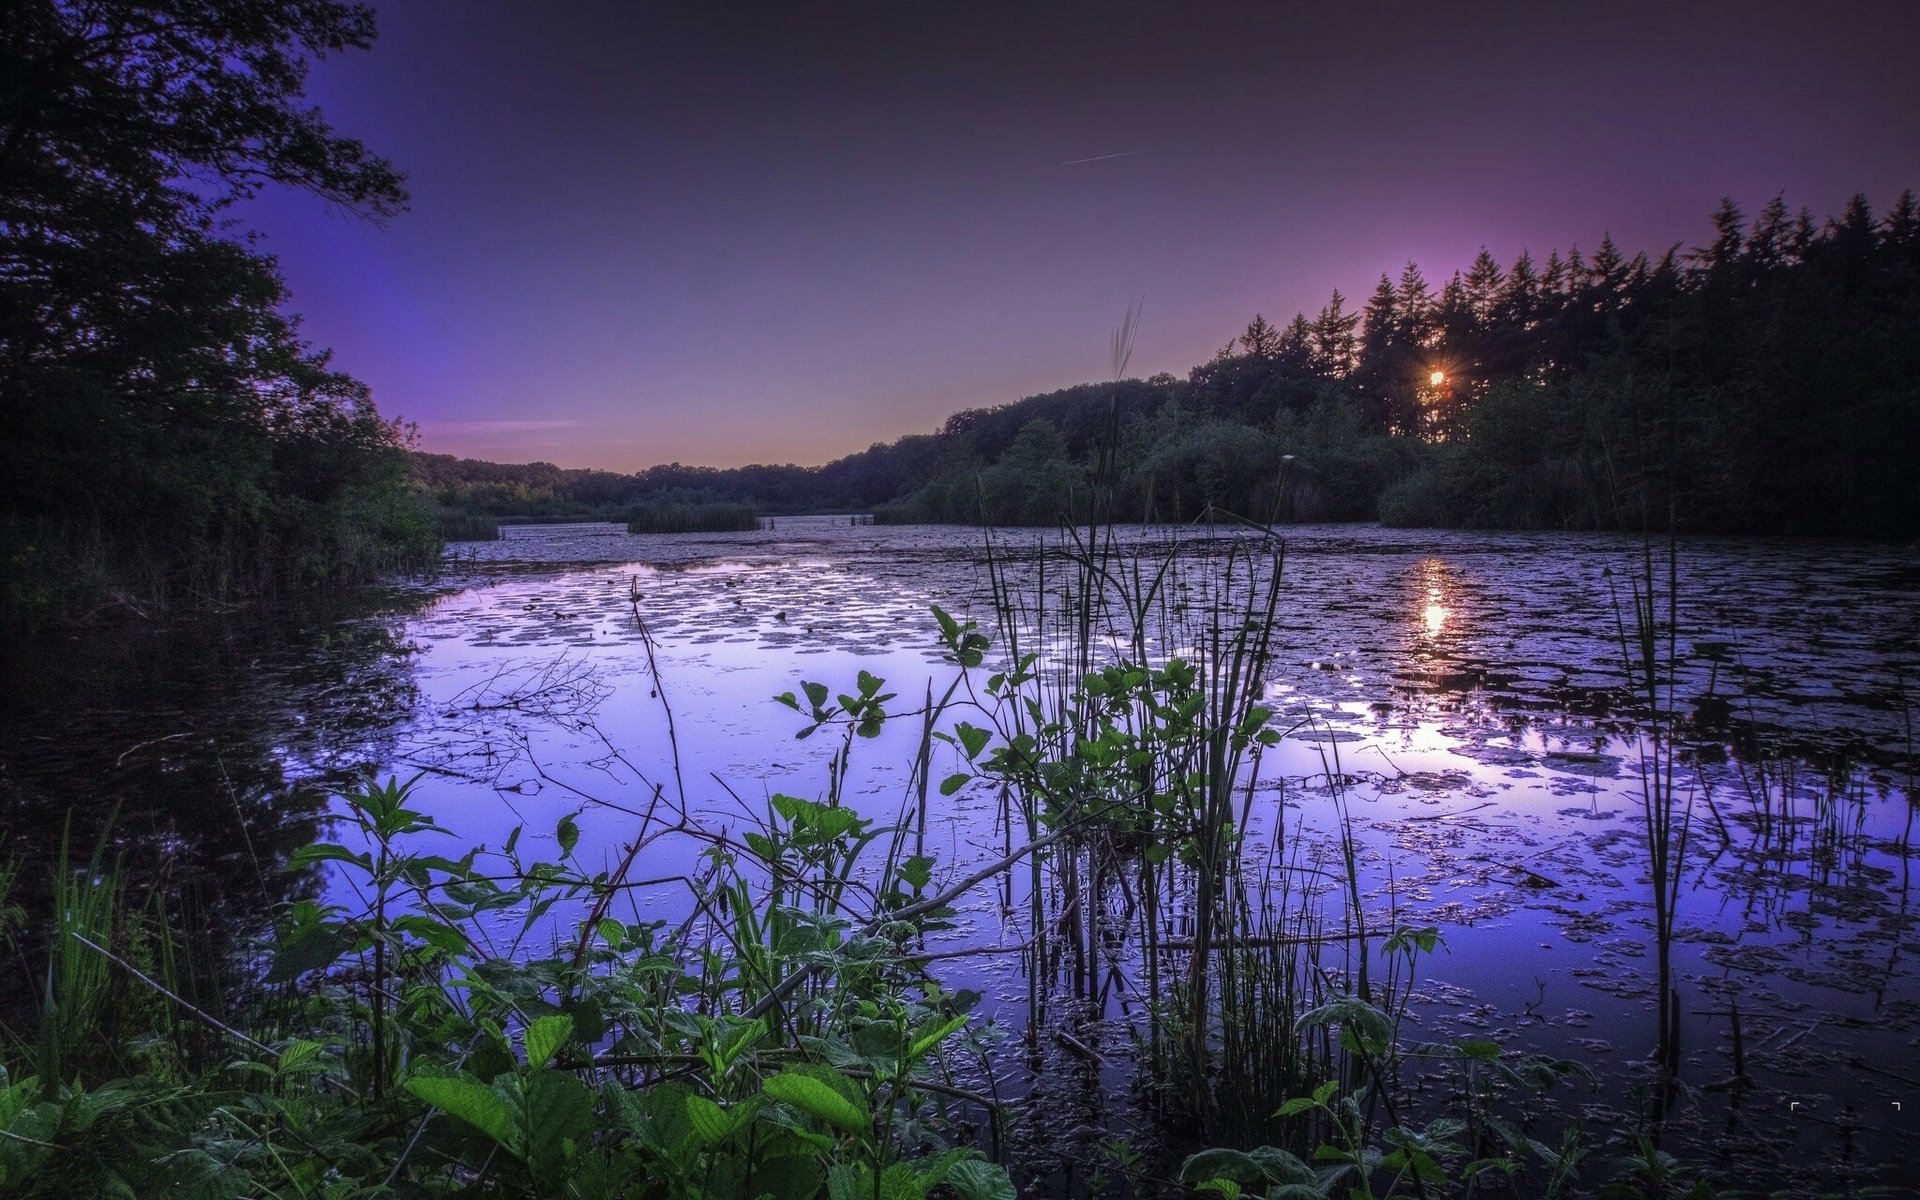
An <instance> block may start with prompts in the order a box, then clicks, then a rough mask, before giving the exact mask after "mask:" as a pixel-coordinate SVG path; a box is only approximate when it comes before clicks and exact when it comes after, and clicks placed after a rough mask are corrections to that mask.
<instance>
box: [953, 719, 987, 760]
mask: <svg viewBox="0 0 1920 1200" xmlns="http://www.w3.org/2000/svg"><path fill="white" fill-rule="evenodd" d="M953 733H954V736H955V737H957V738H959V739H960V745H961V748H962V749H964V750H965V751H966V752H967V761H968V762H972V761H973V760H974V759H975V758H978V757H979V756H980V752H981V751H982V750H984V749H986V747H987V742H988V741H989V740H990V739H991V738H992V737H993V733H992V732H991V731H990V730H986V729H981V728H980V727H979V726H977V725H969V724H967V723H966V722H965V721H962V722H960V724H959V725H957V726H955V727H954V730H953Z"/></svg>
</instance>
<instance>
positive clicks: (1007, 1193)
mask: <svg viewBox="0 0 1920 1200" xmlns="http://www.w3.org/2000/svg"><path fill="white" fill-rule="evenodd" d="M946 1183H947V1186H948V1187H951V1188H952V1189H953V1190H954V1194H955V1195H957V1196H959V1197H960V1200H1019V1193H1018V1192H1015V1191H1014V1190H1013V1181H1012V1180H1011V1179H1008V1178H1007V1173H1006V1172H1005V1171H1003V1170H1001V1169H1000V1168H999V1167H996V1166H994V1165H993V1164H992V1163H990V1162H987V1161H986V1160H985V1159H979V1158H969V1159H963V1160H962V1161H960V1162H957V1163H955V1164H953V1167H952V1169H951V1170H949V1171H948V1172H947V1178H946Z"/></svg>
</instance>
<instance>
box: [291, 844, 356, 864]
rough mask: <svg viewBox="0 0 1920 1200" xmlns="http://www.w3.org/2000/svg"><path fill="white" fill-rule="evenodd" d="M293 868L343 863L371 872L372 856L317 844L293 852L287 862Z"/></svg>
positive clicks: (344, 848)
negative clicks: (320, 863)
mask: <svg viewBox="0 0 1920 1200" xmlns="http://www.w3.org/2000/svg"><path fill="white" fill-rule="evenodd" d="M287 861H288V864H289V865H290V866H293V867H304V866H309V865H311V864H313V863H317V862H343V863H350V864H352V865H353V866H356V867H359V868H360V869H361V870H363V871H372V870H373V856H372V855H370V854H367V853H366V852H365V851H362V852H361V853H359V854H355V853H354V852H353V851H351V850H349V849H347V848H346V847H345V846H336V845H334V844H333V843H332V842H319V843H316V844H315V845H312V846H302V847H300V849H298V850H295V851H294V852H293V855H292V857H291V858H289V859H288V860H287Z"/></svg>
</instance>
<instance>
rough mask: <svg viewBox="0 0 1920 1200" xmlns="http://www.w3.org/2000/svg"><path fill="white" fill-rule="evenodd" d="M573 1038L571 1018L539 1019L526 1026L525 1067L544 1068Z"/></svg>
mask: <svg viewBox="0 0 1920 1200" xmlns="http://www.w3.org/2000/svg"><path fill="white" fill-rule="evenodd" d="M572 1036H573V1018H572V1017H541V1018H539V1019H538V1020H536V1021H534V1022H533V1023H532V1024H530V1025H528V1026H527V1065H528V1066H529V1067H544V1066H546V1065H547V1064H548V1063H550V1062H552V1061H553V1056H554V1054H555V1053H557V1052H558V1051H559V1049H560V1047H562V1046H564V1045H566V1044H567V1039H568V1038H569V1037H572Z"/></svg>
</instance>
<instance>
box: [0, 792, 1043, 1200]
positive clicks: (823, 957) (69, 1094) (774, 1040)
mask: <svg viewBox="0 0 1920 1200" xmlns="http://www.w3.org/2000/svg"><path fill="white" fill-rule="evenodd" d="M410 788H411V784H401V783H399V782H398V781H393V780H390V781H388V782H387V783H386V784H384V785H379V786H368V787H367V788H365V789H364V790H363V791H361V792H359V793H357V794H354V795H351V796H348V797H346V800H347V801H348V803H349V804H350V806H351V824H352V826H353V827H354V831H355V834H356V836H355V837H354V838H352V839H350V840H351V841H352V842H353V843H354V844H352V845H349V844H343V843H323V844H318V845H314V846H310V847H308V848H307V849H306V850H304V851H302V852H301V853H300V854H299V855H298V856H297V857H296V864H297V865H308V864H317V863H328V864H333V865H334V867H335V869H337V870H340V871H342V872H344V874H345V875H346V877H347V879H348V881H349V882H350V883H351V884H352V885H353V887H354V889H355V890H357V892H358V893H359V894H360V895H362V896H364V897H365V904H364V906H362V907H359V908H357V909H356V910H353V911H348V910H345V909H341V908H338V907H332V906H323V905H320V904H316V903H314V902H312V901H304V902H300V903H298V904H296V905H295V906H294V908H293V910H292V911H291V913H289V914H288V915H287V917H286V919H285V920H284V921H283V923H282V928H281V931H280V934H279V937H278V939H277V949H276V952H275V955H274V958H273V962H272V966H271V968H270V970H269V972H268V981H269V982H270V983H271V982H281V983H287V984H291V985H297V988H296V989H294V990H290V992H289V994H288V995H287V996H286V997H285V999H284V1000H283V1002H281V1003H279V1004H274V1005H269V1006H268V1010H267V1011H266V1012H265V1013H263V1014H261V1016H260V1017H259V1018H258V1019H257V1020H256V1021H254V1022H253V1023H252V1024H251V1025H250V1027H249V1030H248V1031H244V1032H243V1031H241V1030H238V1029H233V1028H230V1027H228V1026H225V1025H222V1024H220V1023H219V1022H217V1021H215V1020H214V1019H213V1018H212V1017H208V1016H205V1014H201V1013H198V1012H197V1011H190V1010H187V1009H185V1008H184V1006H183V1007H180V1008H178V1009H176V1010H174V1011H173V1014H172V1020H173V1021H175V1022H178V1024H177V1025H173V1026H169V1025H167V1024H164V1023H163V1024H162V1025H161V1027H160V1028H157V1029H155V1030H154V1032H153V1034H152V1035H150V1036H149V1037H148V1038H147V1039H144V1040H147V1041H154V1040H159V1041H165V1040H168V1039H174V1040H179V1038H180V1035H181V1034H182V1032H183V1028H184V1027H187V1026H191V1025H193V1024H194V1023H195V1021H196V1018H200V1021H201V1023H204V1024H205V1025H208V1026H212V1027H213V1028H212V1030H211V1032H213V1033H215V1034H217V1035H218V1038H219V1053H218V1054H216V1055H215V1056H214V1057H213V1058H212V1059H211V1061H209V1062H207V1063H204V1064H202V1065H201V1066H199V1067H198V1068H197V1069H194V1068H189V1067H188V1066H186V1065H184V1063H183V1060H182V1059H181V1057H180V1056H178V1055H177V1054H170V1053H149V1054H147V1055H145V1056H144V1057H145V1062H146V1067H145V1069H144V1070H141V1071H139V1072H137V1073H135V1074H132V1075H130V1076H123V1077H120V1078H115V1079H111V1080H109V1081H105V1082H97V1083H96V1082H90V1081H89V1080H88V1072H86V1071H85V1070H83V1069H82V1066H83V1065H84V1064H81V1063H77V1062H75V1061H73V1059H72V1057H71V1056H70V1055H69V1056H68V1057H66V1058H64V1059H63V1057H62V1055H61V1054H60V1053H59V1052H58V1051H57V1050H55V1049H52V1048H49V1047H46V1046H43V1047H42V1048H41V1049H40V1051H39V1053H38V1054H37V1055H35V1056H34V1057H35V1058H36V1059H37V1063H36V1065H37V1067H39V1068H41V1069H37V1070H30V1071H28V1072H26V1073H18V1072H15V1073H8V1074H4V1075H0V1193H4V1194H6V1195H9V1196H22V1197H30V1196H69V1195H102V1196H160V1195H164V1196H168V1197H185V1196H207V1197H237V1196H257V1195H278V1196H326V1197H334V1198H341V1197H353V1196H450V1195H489V1196H538V1197H560V1196H566V1197H579V1198H592V1197H733V1196H746V1197H756V1196H768V1197H773V1198H774V1200H785V1198H788V1197H793V1198H802V1197H812V1196H819V1195H831V1196H835V1197H840V1196H875V1195H885V1196H889V1197H924V1196H928V1195H930V1194H932V1193H933V1192H934V1190H935V1189H936V1188H944V1189H946V1190H945V1191H943V1192H942V1193H941V1194H942V1195H953V1196H958V1197H962V1198H964V1200H1001V1198H1006V1197H1011V1196H1012V1195H1013V1192H1012V1189H1011V1186H1010V1185H1009V1184H1008V1182H1007V1180H1006V1177H1005V1175H1004V1173H1003V1172H1001V1170H1000V1169H999V1168H998V1167H995V1166H991V1165H990V1164H988V1163H987V1162H986V1161H985V1160H984V1159H982V1158H981V1157H980V1155H979V1153H978V1152H977V1151H974V1150H971V1149H967V1148H964V1147H961V1146H956V1145H952V1144H950V1133H951V1131H952V1129H953V1125H952V1122H951V1121H950V1120H949V1119H948V1118H947V1116H946V1115H945V1114H946V1112H947V1109H946V1108H945V1107H943V1106H948V1105H952V1104H953V1103H955V1100H956V1097H957V1098H959V1100H960V1101H961V1102H962V1103H964V1102H965V1096H966V1094H965V1093H962V1092H957V1091H956V1090H954V1089H950V1088H949V1089H943V1090H942V1091H941V1092H939V1093H938V1094H936V1092H935V1091H933V1090H931V1089H933V1088H938V1087H939V1085H938V1084H932V1083H930V1082H929V1081H928V1080H927V1078H926V1076H927V1075H928V1073H929V1071H930V1070H931V1068H932V1067H933V1066H934V1065H935V1064H936V1063H937V1062H938V1060H939V1058H940V1056H941V1055H943V1054H945V1053H947V1052H948V1051H947V1047H948V1046H949V1045H950V1044H951V1043H953V1042H954V1041H956V1039H958V1037H959V1035H960V1034H961V1033H962V1031H963V1029H964V1027H965V1026H966V1024H967V1017H966V1010H967V1009H968V1008H969V1007H970V1006H971V1005H972V1003H973V1002H974V1001H975V1000H977V999H978V997H977V996H971V995H949V994H947V993H945V992H943V991H942V990H941V989H940V988H939V987H938V986H937V985H936V984H934V983H933V982H932V981H931V980H928V979H926V978H925V977H924V976H923V975H922V974H921V973H920V972H919V971H918V970H917V969H916V968H914V967H913V966H912V965H911V964H909V963H908V962H907V961H906V960H905V959H904V958H903V957H902V953H901V950H900V948H899V939H901V938H903V937H905V936H908V935H910V934H911V933H912V932H913V931H914V930H915V929H918V928H921V927H923V926H924V925H925V924H926V923H927V922H929V921H933V920H937V919H938V918H939V917H940V916H941V915H942V913H943V911H944V910H943V909H942V908H941V907H940V906H939V905H938V904H927V903H921V904H918V905H916V904H915V903H914V900H915V894H916V892H917V891H918V890H919V887H921V886H924V884H925V882H926V864H925V862H924V860H920V861H918V862H917V863H915V864H911V865H910V868H909V869H906V870H901V871H899V872H897V873H893V875H892V881H891V883H890V884H888V885H887V886H886V887H885V888H884V889H883V890H882V891H881V892H880V893H879V905H880V910H881V913H880V915H882V916H884V918H885V919H884V920H879V921H875V922H869V923H868V925H866V926H863V927H861V928H855V927H854V925H853V923H852V921H851V920H850V919H849V918H848V917H847V916H846V915H844V913H843V910H842V909H841V908H840V907H839V904H838V896H837V894H836V893H834V892H833V890H832V889H831V888H830V887H826V886H815V885H817V884H819V883H820V881H828V882H831V881H833V880H835V879H841V880H844V879H845V878H846V874H847V873H848V872H850V871H851V870H852V869H853V866H854V860H855V859H856V858H857V857H858V856H859V854H860V852H861V851H862V850H863V849H864V848H866V847H869V846H872V845H874V844H875V843H876V842H877V841H878V840H879V839H880V837H881V831H876V830H874V829H873V828H872V827H871V822H868V821H865V820H862V819H860V818H857V817H855V816H853V815H852V814H851V813H850V812H848V811H847V810H845V809H840V808H834V807H831V806H828V805H824V804H820V803H817V802H813V801H806V800H798V799H794V798H791V797H777V798H776V799H775V802H774V804H773V806H772V811H771V812H770V813H769V816H768V818H767V821H766V823H765V825H764V826H763V827H762V829H761V831H760V832H759V833H757V834H754V835H752V836H753V838H754V841H755V845H756V847H757V849H758V852H759V854H760V855H761V856H763V857H762V858H761V861H760V864H759V868H758V869H755V868H750V867H747V866H745V865H743V864H742V861H741V859H742V857H743V856H744V857H752V854H751V853H750V852H748V851H747V850H746V849H745V848H744V847H742V846H739V845H736V844H733V843H730V842H728V841H727V840H726V839H725V838H724V837H722V838H718V839H714V840H713V841H712V843H711V844H710V845H709V847H708V849H707V851H706V853H705V855H704V856H703V859H702V863H701V866H700V868H699V870H698V872H697V873H696V875H695V877H694V878H693V879H691V880H689V881H688V882H689V885H690V887H691V893H690V894H691V898H692V900H693V905H692V915H691V916H689V917H688V918H687V919H685V920H682V921H680V922H678V923H677V924H674V923H669V922H666V921H652V922H644V921H643V922H635V923H628V922H624V921H622V920H619V919H618V918H616V917H615V916H614V915H612V909H613V906H614V900H615V898H616V896H617V895H618V892H619V889H620V887H621V885H622V883H623V882H624V881H623V880H622V879H620V878H619V877H618V875H617V874H616V875H613V876H610V875H608V874H605V873H601V874H596V875H589V874H586V873H585V872H584V871H583V870H582V868H581V867H580V866H579V864H578V863H577V862H576V861H575V860H574V858H573V849H574V847H575V845H576V843H577V841H578V838H579V830H578V827H577V825H576V824H575V823H574V821H573V819H572V818H571V817H567V818H564V819H563V820H562V821H561V822H560V824H559V826H558V828H557V829H556V830H555V831H554V843H555V845H556V846H557V847H558V849H559V857H558V858H557V859H555V860H553V861H530V860H528V859H526V858H523V857H522V856H521V854H520V852H519V849H518V843H519V840H520V835H519V831H517V830H516V831H515V833H514V834H513V836H512V837H510V838H509V839H508V841H507V844H506V845H505V846H504V847H503V848H502V849H501V850H500V851H499V852H498V853H495V854H484V853H482V852H480V851H478V850H470V851H467V852H466V853H465V854H463V855H462V856H461V857H459V858H450V857H447V856H445V855H443V854H437V853H434V852H433V851H434V849H435V847H434V846H433V845H432V844H431V843H432V841H433V840H434V838H435V835H443V831H442V830H440V829H439V828H438V827H436V826H435V825H434V823H433V821H432V819H431V818H429V817H427V816H425V815H423V814H421V813H420V812H418V811H416V810H414V809H413V808H411V807H410V806H409V790H410ZM640 836H644V831H643V833H642V834H641V835H640ZM629 861H631V860H629ZM799 865H805V866H807V867H810V868H812V873H810V874H808V875H807V876H805V877H794V878H791V879H789V878H787V877H786V876H785V875H784V874H783V872H784V871H785V870H786V869H787V868H788V867H793V866H799ZM768 869H770V870H771V872H772V874H771V876H770V877H769V876H768V875H767V874H766V871H767V870H768ZM769 878H771V879H772V880H773V881H776V882H774V883H772V885H771V886H772V891H771V894H770V895H769V894H768V893H767V892H766V888H767V887H768V886H769V884H768V880H769ZM809 880H811V881H813V882H812V883H811V884H810V883H809V882H808V881H809ZM756 892H758V893H759V894H757V895H756V894H755V893H756ZM556 906H572V907H574V908H577V909H580V910H582V911H583V912H584V914H585V915H584V916H583V918H582V919H581V920H580V922H579V924H578V927H577V931H576V933H575V934H574V935H573V936H571V937H570V938H568V939H567V940H565V941H562V942H557V943H555V944H552V945H549V946H547V947H545V948H541V947H538V946H535V945H534V944H532V939H533V937H534V930H535V929H536V928H538V927H540V926H542V924H543V918H545V917H546V916H547V915H548V914H549V913H550V912H552V911H554V910H555V908H556ZM95 907H96V908H99V907H101V906H98V905H96V906H95ZM68 923H69V924H71V923H72V922H68ZM98 923H104V918H103V919H102V921H101V922H98ZM62 932H63V933H65V934H68V935H72V934H79V935H80V937H82V938H87V939H88V941H92V940H93V938H99V939H101V940H104V937H105V933H104V931H103V930H100V929H97V928H92V927H91V926H90V927H89V929H88V930H87V931H82V930H80V929H77V928H75V929H64V928H63V930H62ZM89 935H91V936H89ZM79 944H81V945H87V943H85V942H82V943H79ZM88 948H89V949H92V946H88ZM100 953H101V957H102V959H103V960H106V961H103V962H102V963H101V965H102V966H106V965H108V963H109V962H110V963H111V965H112V968H113V969H120V970H126V971H128V972H132V971H134V970H135V969H136V968H135V967H134V966H133V964H131V963H128V962H125V961H124V960H121V959H119V958H117V957H114V956H111V955H110V952H106V951H104V950H102V951H100ZM83 961H84V960H83ZM140 978H141V979H142V982H144V983H147V984H149V985H150V986H151V987H153V988H154V989H155V990H161V986H162V985H160V984H158V983H156V982H154V981H152V980H151V979H150V978H147V977H145V976H144V975H143V976H141V977H140ZM65 986H66V985H65V984H64V983H59V982H55V983H50V984H49V994H48V1015H52V1014H53V1013H54V1012H57V1011H58V1010H59V1009H60V1007H61V1005H62V1004H63V1002H64V1001H65V999H66V995H65V994H63V989H64V988H65ZM135 1040H136V1041H138V1040H141V1039H135ZM989 1103H990V1102H989Z"/></svg>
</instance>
